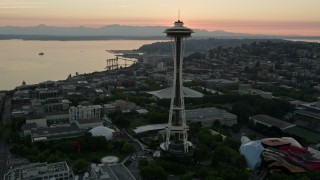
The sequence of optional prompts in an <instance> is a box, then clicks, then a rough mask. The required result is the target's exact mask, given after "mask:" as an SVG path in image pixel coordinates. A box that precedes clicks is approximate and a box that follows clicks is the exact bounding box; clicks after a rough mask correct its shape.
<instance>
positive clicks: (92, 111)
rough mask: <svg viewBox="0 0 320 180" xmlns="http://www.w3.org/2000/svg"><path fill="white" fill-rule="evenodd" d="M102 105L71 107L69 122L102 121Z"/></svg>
mask: <svg viewBox="0 0 320 180" xmlns="http://www.w3.org/2000/svg"><path fill="white" fill-rule="evenodd" d="M102 109H103V108H102V106H101V105H92V106H80V105H79V106H77V107H74V106H72V107H70V109H69V120H70V123H75V122H76V121H78V120H85V119H89V120H93V119H101V110H102Z"/></svg>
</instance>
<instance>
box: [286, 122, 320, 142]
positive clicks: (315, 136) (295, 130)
mask: <svg viewBox="0 0 320 180" xmlns="http://www.w3.org/2000/svg"><path fill="white" fill-rule="evenodd" d="M285 132H287V133H289V134H293V135H296V136H299V137H302V138H304V139H305V140H306V141H307V142H308V143H310V144H316V143H319V142H320V133H318V132H315V131H311V130H308V129H305V128H302V127H297V126H295V127H292V128H288V129H286V130H285Z"/></svg>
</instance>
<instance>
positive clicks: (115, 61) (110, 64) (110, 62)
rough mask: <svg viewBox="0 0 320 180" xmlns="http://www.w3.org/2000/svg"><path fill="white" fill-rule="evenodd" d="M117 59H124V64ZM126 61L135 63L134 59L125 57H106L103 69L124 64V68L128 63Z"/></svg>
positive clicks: (117, 67)
mask: <svg viewBox="0 0 320 180" xmlns="http://www.w3.org/2000/svg"><path fill="white" fill-rule="evenodd" d="M119 59H120V60H124V64H119ZM127 61H131V62H133V63H132V64H136V63H137V61H136V60H132V59H126V58H122V57H119V56H116V58H114V59H107V66H106V67H105V69H108V70H114V69H119V66H120V65H124V67H125V68H126V67H127V65H128V63H127Z"/></svg>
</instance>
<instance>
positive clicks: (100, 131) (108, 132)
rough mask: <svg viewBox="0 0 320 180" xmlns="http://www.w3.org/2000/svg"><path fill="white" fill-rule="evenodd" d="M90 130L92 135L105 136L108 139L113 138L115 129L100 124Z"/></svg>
mask: <svg viewBox="0 0 320 180" xmlns="http://www.w3.org/2000/svg"><path fill="white" fill-rule="evenodd" d="M89 132H90V133H91V134H92V136H104V137H105V138H106V139H107V140H111V139H112V137H113V132H114V130H113V129H110V128H107V127H104V126H98V127H95V128H93V129H91V130H90V131H89Z"/></svg>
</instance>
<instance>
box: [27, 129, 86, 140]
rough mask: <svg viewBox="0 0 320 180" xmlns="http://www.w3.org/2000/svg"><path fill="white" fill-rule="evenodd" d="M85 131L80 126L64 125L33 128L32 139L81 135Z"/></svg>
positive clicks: (51, 138)
mask: <svg viewBox="0 0 320 180" xmlns="http://www.w3.org/2000/svg"><path fill="white" fill-rule="evenodd" d="M82 134H83V132H82V131H81V130H80V129H79V127H78V126H62V127H50V128H37V129H31V141H32V142H36V141H47V140H56V139H66V138H73V137H79V136H81V135H82Z"/></svg>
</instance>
